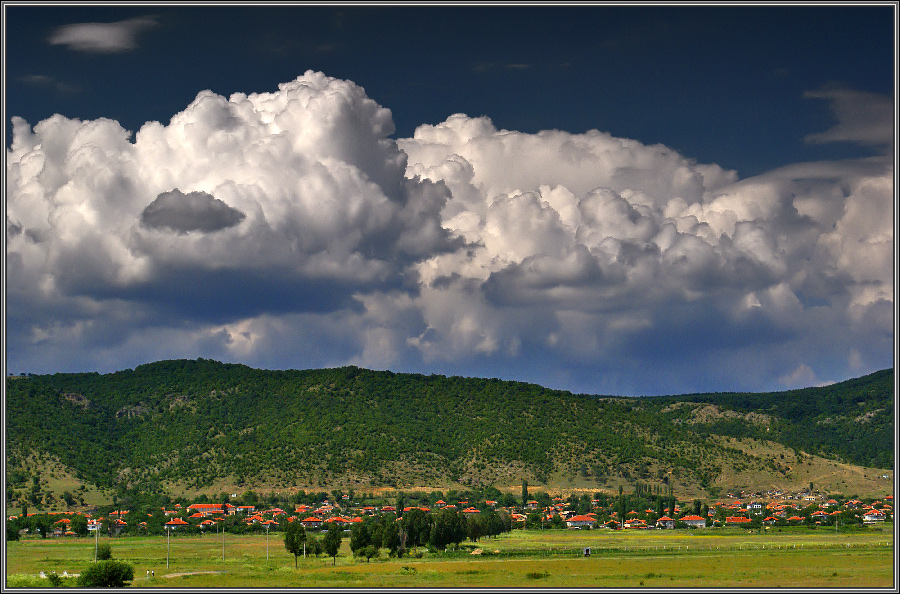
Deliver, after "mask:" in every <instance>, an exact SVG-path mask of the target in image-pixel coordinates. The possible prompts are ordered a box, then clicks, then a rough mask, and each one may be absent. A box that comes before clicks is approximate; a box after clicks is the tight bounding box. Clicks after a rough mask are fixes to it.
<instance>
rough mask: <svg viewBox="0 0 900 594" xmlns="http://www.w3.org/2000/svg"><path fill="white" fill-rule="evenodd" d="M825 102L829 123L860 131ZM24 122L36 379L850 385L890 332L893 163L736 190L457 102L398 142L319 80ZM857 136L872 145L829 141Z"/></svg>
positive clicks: (24, 352) (607, 140)
mask: <svg viewBox="0 0 900 594" xmlns="http://www.w3.org/2000/svg"><path fill="white" fill-rule="evenodd" d="M828 98H829V99H831V100H832V101H833V102H835V104H838V103H840V102H841V101H843V100H844V99H843V96H842V95H841V96H839V95H829V96H828ZM836 113H837V114H838V115H839V117H841V114H846V117H847V118H848V119H847V120H841V122H842V123H839V124H838V125H837V126H836V127H835V130H839V129H841V127H842V126H845V129H849V128H846V127H847V126H849V127H850V128H852V129H853V130H863V129H864V130H870V129H874V128H861V127H860V125H859V124H858V114H857V112H855V111H853V110H849V111H848V110H846V109H837V108H836ZM12 124H13V136H12V142H11V145H10V147H9V148H8V149H7V220H6V225H7V265H8V269H7V295H8V321H9V332H8V337H9V342H8V348H9V356H10V364H11V365H19V366H22V365H27V366H28V367H30V368H29V369H22V370H23V371H42V369H39V368H36V367H35V366H34V365H35V363H34V362H37V361H41V362H42V363H41V364H42V365H43V366H44V367H45V369H43V370H44V371H57V370H66V369H96V368H100V369H101V370H102V369H116V368H121V367H123V366H129V365H136V364H138V363H142V362H145V361H147V360H152V359H158V358H171V357H178V356H187V357H195V356H203V357H210V358H216V359H221V360H236V361H242V362H245V363H248V364H251V365H259V366H266V367H313V366H321V365H337V364H345V363H354V364H358V365H366V366H372V367H377V368H385V367H389V368H393V369H397V370H404V369H405V370H418V371H422V370H430V371H437V372H444V373H462V374H466V375H488V376H496V375H505V376H507V377H515V378H520V379H528V380H533V381H540V382H542V383H544V384H551V385H552V384H554V382H559V385H560V386H564V387H569V388H573V389H580V390H583V391H592V392H595V393H598V392H604V391H605V392H606V393H609V392H610V391H613V392H616V393H646V392H657V393H658V392H664V391H665V392H670V393H671V392H679V391H690V390H695V389H701V388H702V387H703V386H708V385H722V384H724V385H730V386H734V389H760V388H762V387H768V388H774V387H779V386H781V385H787V384H792V385H793V384H794V383H796V382H800V381H803V380H804V379H810V378H812V379H816V381H818V380H819V378H822V379H824V380H826V381H827V380H828V379H830V376H831V375H837V376H838V377H836V378H834V379H840V375H843V374H845V373H850V372H852V373H858V372H859V371H860V370H865V369H868V368H872V366H878V365H881V364H882V362H883V361H885V360H887V359H886V358H885V357H889V355H890V349H891V348H892V345H893V327H892V316H891V312H892V309H893V298H894V296H893V262H892V253H893V247H894V237H893V227H892V223H891V222H892V220H893V217H892V216H886V214H887V213H890V214H892V213H893V208H894V206H893V205H894V202H893V199H894V188H893V166H892V163H891V161H890V158H889V157H888V156H885V157H873V158H870V159H859V160H848V161H840V162H829V163H804V164H798V165H793V166H789V167H783V168H781V169H777V170H774V171H771V172H767V173H765V174H762V175H759V176H755V177H752V178H748V179H743V180H741V179H738V177H737V174H736V173H735V172H733V171H728V170H725V169H722V168H721V167H719V166H717V165H715V164H700V163H697V162H695V161H693V160H690V159H687V158H685V157H684V156H682V155H680V154H678V153H677V152H676V151H673V150H671V149H669V148H667V147H665V146H662V145H644V144H642V143H640V142H638V141H635V140H629V139H622V138H615V137H613V136H611V135H609V134H607V133H603V132H599V131H588V132H585V133H583V134H572V133H568V132H564V131H558V130H549V131H543V132H539V133H537V134H525V133H520V132H516V131H509V130H500V129H497V128H496V127H495V126H494V125H493V123H492V122H491V120H490V119H489V118H487V117H478V118H472V117H468V116H466V115H463V114H455V115H452V116H450V117H449V118H447V120H446V121H444V122H441V123H438V124H431V125H423V126H420V127H419V128H418V129H417V130H416V132H415V135H414V136H413V137H412V138H404V139H399V140H394V139H392V138H391V135H392V134H393V132H394V127H393V121H392V116H391V112H390V111H389V110H388V109H387V108H385V107H382V106H380V105H378V104H377V103H375V102H374V101H372V100H371V99H370V98H368V97H367V96H366V95H365V93H364V91H363V90H362V89H361V88H360V87H358V86H356V85H355V84H353V83H352V82H349V81H342V80H338V79H334V78H330V77H328V76H326V75H324V74H322V73H318V72H307V73H305V74H304V75H303V76H301V77H298V78H297V79H296V80H294V81H291V82H288V83H283V84H281V85H279V88H278V89H277V90H276V91H272V92H268V93H251V94H243V93H236V94H234V95H232V96H231V97H227V98H226V97H222V96H219V95H217V94H215V93H212V92H210V91H203V92H200V93H199V94H198V95H197V97H196V99H195V100H194V101H193V102H192V103H191V104H190V105H188V106H187V107H186V108H185V109H184V110H183V111H181V112H180V113H178V114H175V115H174V116H173V117H172V119H171V121H170V122H169V123H168V124H167V125H165V124H162V123H159V122H149V123H147V124H145V125H144V126H143V127H142V128H141V129H140V130H138V131H137V132H136V133H135V134H131V133H130V132H129V131H127V130H124V129H123V128H122V127H121V126H120V125H119V124H118V123H117V122H114V121H111V120H105V119H100V120H95V121H80V120H74V119H69V118H65V117H63V116H59V115H57V116H53V117H52V118H49V119H47V120H44V121H41V122H38V123H37V124H35V125H34V126H33V128H32V126H31V125H29V124H28V123H27V122H25V121H23V120H21V119H20V118H13V121H12ZM849 137H852V138H853V139H855V140H857V141H866V140H867V139H868V140H873V139H876V138H877V136H873V134H871V133H869V132H864V131H863V132H859V133H849V132H848V133H846V134H844V133H842V134H840V135H837V136H831V137H820V138H819V139H818V140H819V141H825V140H839V139H843V138H849ZM885 353H887V355H885ZM772 378H778V379H777V380H775V381H778V382H784V383H783V384H782V383H778V384H777V385H772V382H773V379H772ZM766 382H768V383H766Z"/></svg>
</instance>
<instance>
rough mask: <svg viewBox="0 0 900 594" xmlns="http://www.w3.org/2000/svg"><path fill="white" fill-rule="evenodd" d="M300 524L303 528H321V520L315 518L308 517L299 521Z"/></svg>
mask: <svg viewBox="0 0 900 594" xmlns="http://www.w3.org/2000/svg"><path fill="white" fill-rule="evenodd" d="M300 523H301V524H303V526H304V527H305V528H319V527H321V526H322V520H321V518H317V517H315V516H310V517H308V518H306V519H305V520H300Z"/></svg>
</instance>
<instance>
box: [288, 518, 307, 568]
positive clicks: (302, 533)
mask: <svg viewBox="0 0 900 594" xmlns="http://www.w3.org/2000/svg"><path fill="white" fill-rule="evenodd" d="M305 543H306V528H304V527H303V524H301V523H300V522H299V521H295V522H288V523H287V526H286V527H285V529H284V548H285V549H287V552H288V553H291V554H293V555H294V569H297V557H299V556H300V553H302V552H303V549H304V545H305Z"/></svg>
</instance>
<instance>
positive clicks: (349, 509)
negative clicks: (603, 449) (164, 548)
mask: <svg viewBox="0 0 900 594" xmlns="http://www.w3.org/2000/svg"><path fill="white" fill-rule="evenodd" d="M234 497H235V498H237V494H234ZM340 499H341V500H340V501H333V500H330V499H327V498H326V499H323V500H322V501H321V502H320V504H318V505H309V504H299V505H296V506H294V509H293V510H291V511H286V510H284V509H282V508H280V507H264V506H257V505H245V504H240V503H237V504H231V503H227V502H226V503H208V502H207V503H191V504H185V505H182V504H181V503H174V504H173V505H171V508H167V507H163V508H160V509H158V510H142V511H140V512H139V511H136V510H128V509H113V510H111V511H108V512H107V513H105V514H103V513H100V512H98V511H94V512H86V511H51V512H25V514H26V517H24V518H23V517H22V515H21V514H19V515H11V516H8V518H7V524H8V525H10V524H12V525H14V526H18V527H19V534H20V536H27V535H29V534H31V535H32V536H38V535H39V536H41V537H44V538H46V537H56V538H60V537H79V536H86V535H88V534H92V533H97V532H98V531H99V532H101V533H105V534H109V535H110V536H119V535H138V534H159V533H163V530H165V531H166V532H168V533H170V534H175V533H179V532H189V533H203V532H209V531H216V532H217V531H218V530H219V529H220V528H219V527H220V525H221V526H225V525H226V524H227V525H228V526H229V530H231V531H234V530H235V529H238V530H239V531H241V532H244V531H253V530H265V531H267V532H268V531H269V530H278V529H279V526H281V525H283V524H285V523H292V522H300V523H301V524H302V525H303V526H304V528H305V529H306V530H309V531H317V530H322V529H325V528H328V527H329V526H330V525H331V524H333V523H334V524H337V525H339V526H342V527H343V528H344V530H350V529H351V528H352V526H353V525H355V524H358V523H362V522H364V521H366V518H369V517H373V516H386V515H392V516H394V517H395V518H396V519H398V520H399V519H400V518H401V517H402V516H403V514H405V513H409V512H411V511H413V510H421V512H424V513H425V514H432V513H435V512H438V511H440V510H454V511H456V512H457V513H459V514H461V515H462V516H464V517H469V516H476V515H478V514H481V513H483V512H486V511H494V512H497V513H498V514H500V516H501V517H505V518H507V519H506V520H505V521H506V522H507V524H508V526H509V529H572V530H576V529H582V530H589V529H604V530H656V529H669V530H674V529H707V528H721V527H747V528H750V527H774V526H811V527H815V526H835V527H838V526H840V525H845V526H847V525H853V524H861V525H879V524H882V523H884V522H885V521H892V519H893V496H892V495H888V496H886V497H884V498H883V500H880V499H879V500H874V501H871V502H864V501H862V500H860V499H856V498H854V499H848V500H845V501H838V500H836V499H833V498H826V497H825V496H822V495H819V494H812V493H783V492H780V491H776V492H770V493H728V494H727V496H726V497H724V498H722V499H720V500H716V501H715V502H712V503H709V504H705V503H703V504H700V502H699V501H696V500H695V501H694V502H692V504H685V505H684V506H682V505H680V504H678V503H676V504H675V506H674V509H671V508H670V507H662V508H661V509H659V508H658V509H650V508H646V509H630V510H628V511H627V512H625V513H624V514H622V513H620V511H617V510H616V509H613V508H614V507H616V506H615V505H607V506H606V507H604V506H601V505H599V501H598V500H596V499H592V500H591V502H590V503H591V509H590V511H587V512H584V513H579V512H578V511H576V510H574V509H572V508H573V507H576V506H575V505H573V502H572V501H571V500H564V499H563V498H561V497H554V498H552V499H551V500H550V504H549V505H545V506H541V505H540V504H539V502H538V501H537V500H536V499H531V500H528V501H526V502H525V505H519V506H501V505H500V504H499V502H498V501H493V500H482V501H467V500H458V501H455V502H446V501H444V500H443V499H438V500H437V501H435V502H434V503H433V505H429V506H421V505H419V506H404V507H403V508H402V509H398V508H397V507H395V505H391V504H383V505H359V504H356V503H354V502H353V501H351V500H350V496H349V495H342V496H341V498H340ZM618 507H619V509H620V510H621V509H622V508H621V504H620V505H619V506H618ZM660 512H661V513H660ZM141 515H143V516H144V518H141ZM39 520H43V521H39ZM223 529H224V528H223Z"/></svg>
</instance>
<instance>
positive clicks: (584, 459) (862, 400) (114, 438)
mask: <svg viewBox="0 0 900 594" xmlns="http://www.w3.org/2000/svg"><path fill="white" fill-rule="evenodd" d="M893 411H894V403H893V369H885V370H880V371H877V372H874V373H872V374H868V375H866V376H863V377H860V378H851V379H849V380H846V381H844V382H839V383H836V384H831V385H829V386H822V387H816V388H804V389H799V390H787V391H783V392H767V393H731V392H723V393H701V394H686V395H674V396H643V397H634V396H614V395H592V394H574V393H571V392H567V391H563V390H553V389H549V388H544V387H542V386H539V385H537V384H531V383H526V382H516V381H510V380H499V379H484V378H463V377H459V376H450V377H447V376H442V375H434V374H433V375H423V374H407V373H394V372H391V371H373V370H367V369H363V368H360V367H355V366H345V367H339V368H327V369H310V370H260V369H254V368H252V367H249V366H246V365H242V364H234V363H220V362H217V361H210V360H205V359H198V360H184V359H182V360H168V361H157V362H153V363H147V364H144V365H139V366H137V367H135V368H134V369H130V370H122V371H118V372H113V373H109V374H103V375H101V374H98V373H79V374H52V375H40V376H28V377H23V378H19V379H15V378H8V379H7V452H8V454H7V473H8V474H10V473H19V474H21V473H22V472H24V470H23V468H25V467H27V463H26V461H27V460H30V459H32V460H33V459H34V457H35V456H39V457H40V456H44V457H53V458H55V459H57V460H58V461H59V463H60V464H61V466H62V467H63V468H65V469H67V471H68V472H70V473H71V474H72V476H74V477H75V478H76V479H77V480H78V481H80V482H81V484H86V485H95V486H97V487H100V488H103V489H119V490H122V489H126V490H127V489H145V490H150V491H161V492H162V491H173V490H182V491H190V490H194V491H204V490H216V489H220V488H224V487H225V486H229V487H233V488H236V489H244V488H248V487H253V488H256V489H263V490H265V489H269V490H291V489H299V488H330V487H334V486H342V487H356V488H377V487H392V488H411V487H413V486H416V485H423V486H424V485H461V486H469V487H474V486H486V485H502V486H506V487H509V486H510V485H515V484H516V483H521V481H523V480H525V481H528V482H529V483H530V484H533V485H534V484H543V485H547V486H560V487H561V486H563V485H568V486H570V487H574V486H580V487H582V488H585V489H593V490H597V491H603V490H614V489H616V488H618V487H619V486H621V485H633V484H635V483H638V482H640V483H644V484H654V483H656V484H664V485H666V487H667V488H668V487H669V486H671V487H673V488H677V489H680V490H683V491H685V492H692V493H705V494H706V495H707V496H713V495H715V494H717V493H718V492H720V491H721V490H722V489H727V488H728V487H730V486H732V485H731V483H735V482H737V483H740V482H741V481H743V480H744V479H745V478H747V477H751V476H755V477H758V478H756V479H754V480H755V481H757V482H761V483H766V484H777V483H779V482H781V483H784V484H796V483H797V481H803V482H805V481H806V478H804V477H806V474H808V473H806V472H805V471H803V472H801V470H802V469H805V468H806V467H807V466H811V464H812V462H811V461H812V460H815V461H816V464H819V463H821V464H822V465H823V470H821V471H820V474H821V473H823V472H824V473H826V474H827V473H828V472H834V473H838V470H836V469H838V468H843V466H850V467H853V468H861V467H869V468H892V466H893V450H894V448H893V439H894V438H893V416H894V412H893ZM42 419H53V420H54V422H53V423H50V424H48V423H47V422H46V421H42ZM60 426H62V427H66V430H64V431H61V430H58V429H57V427H60ZM747 444H750V445H751V446H752V447H750V448H749V449H748V448H747V447H745V446H747ZM754 448H756V449H754ZM753 452H756V453H753ZM826 467H828V468H833V469H835V470H826V469H825V468H826ZM854 472H855V471H854ZM16 476H18V474H17V475H16ZM811 476H812V475H811ZM815 476H816V477H818V476H819V475H815ZM836 477H837V475H836V476H835V481H834V482H835V485H834V487H833V488H840V486H841V483H840V480H838V479H837V478H836ZM826 479H827V477H826ZM748 480H749V479H748ZM816 482H818V483H821V484H823V485H824V484H825V483H827V482H828V480H826V481H825V482H822V481H821V480H817V481H816ZM14 487H15V485H14ZM8 499H9V489H8Z"/></svg>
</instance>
